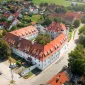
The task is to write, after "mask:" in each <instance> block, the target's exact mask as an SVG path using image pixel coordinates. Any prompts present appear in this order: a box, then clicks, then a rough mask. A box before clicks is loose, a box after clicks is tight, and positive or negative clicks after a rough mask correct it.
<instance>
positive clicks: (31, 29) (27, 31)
mask: <svg viewBox="0 0 85 85" xmlns="http://www.w3.org/2000/svg"><path fill="white" fill-rule="evenodd" d="M10 33H12V34H14V35H16V36H20V37H22V38H24V37H25V36H27V35H32V34H34V33H38V30H37V29H36V28H35V27H34V26H28V27H24V28H21V29H19V30H15V31H12V32H10Z"/></svg>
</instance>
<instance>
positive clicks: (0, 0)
mask: <svg viewBox="0 0 85 85" xmlns="http://www.w3.org/2000/svg"><path fill="white" fill-rule="evenodd" d="M2 1H3V0H0V3H1V2H2ZM6 1H9V0H6Z"/></svg>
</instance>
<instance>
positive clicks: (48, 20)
mask: <svg viewBox="0 0 85 85" xmlns="http://www.w3.org/2000/svg"><path fill="white" fill-rule="evenodd" d="M51 23H52V21H51V20H50V19H49V18H47V19H45V21H44V22H43V23H42V25H44V26H49V25H50V24H51Z"/></svg>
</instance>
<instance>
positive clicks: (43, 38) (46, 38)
mask: <svg viewBox="0 0 85 85" xmlns="http://www.w3.org/2000/svg"><path fill="white" fill-rule="evenodd" d="M35 41H36V42H38V43H39V44H42V45H46V44H47V43H49V42H50V41H51V37H50V35H49V34H42V33H40V34H38V36H37V38H36V39H35Z"/></svg>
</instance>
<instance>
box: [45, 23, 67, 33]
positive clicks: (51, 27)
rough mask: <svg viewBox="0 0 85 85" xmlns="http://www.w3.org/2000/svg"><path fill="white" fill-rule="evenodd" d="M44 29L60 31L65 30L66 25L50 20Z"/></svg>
mask: <svg viewBox="0 0 85 85" xmlns="http://www.w3.org/2000/svg"><path fill="white" fill-rule="evenodd" d="M46 30H48V31H51V32H61V31H64V30H66V26H65V25H64V24H62V23H57V22H52V23H51V24H50V25H49V26H48V27H47V28H46Z"/></svg>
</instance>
